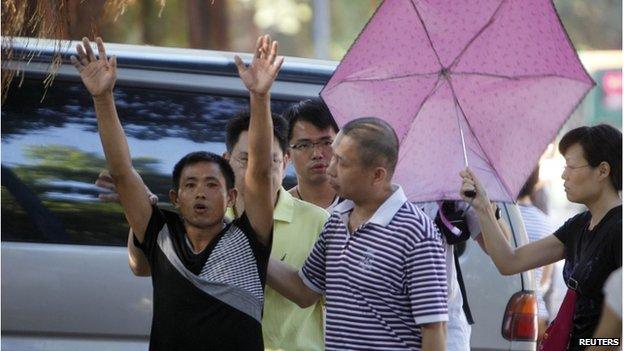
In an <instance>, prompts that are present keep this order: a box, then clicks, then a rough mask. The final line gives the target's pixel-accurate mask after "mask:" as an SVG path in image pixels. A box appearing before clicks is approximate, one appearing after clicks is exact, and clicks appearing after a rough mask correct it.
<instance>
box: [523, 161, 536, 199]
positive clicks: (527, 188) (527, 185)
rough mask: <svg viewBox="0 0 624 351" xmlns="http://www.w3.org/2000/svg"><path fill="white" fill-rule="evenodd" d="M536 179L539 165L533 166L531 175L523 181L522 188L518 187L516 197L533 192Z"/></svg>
mask: <svg viewBox="0 0 624 351" xmlns="http://www.w3.org/2000/svg"><path fill="white" fill-rule="evenodd" d="M538 181H539V166H537V167H535V169H534V170H533V172H531V175H529V178H528V179H527V180H526V182H524V185H523V186H522V189H520V193H519V194H518V199H520V198H523V197H525V196H530V195H531V194H533V191H534V190H535V186H536V185H537V182H538Z"/></svg>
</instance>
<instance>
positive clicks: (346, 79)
mask: <svg viewBox="0 0 624 351" xmlns="http://www.w3.org/2000/svg"><path fill="white" fill-rule="evenodd" d="M593 85H594V82H593V81H592V79H591V78H590V77H589V75H588V74H587V72H586V71H585V69H584V68H583V66H582V65H581V63H580V61H579V59H578V56H577V55H576V51H575V49H574V47H573V46H572V44H571V43H570V41H569V39H568V37H567V34H566V32H565V30H564V28H563V26H562V25H561V22H560V21H559V18H558V16H557V13H556V11H555V8H554V5H553V4H552V1H550V0H453V1H447V0H436V1H432V0H428V1H425V0H385V1H384V2H383V3H382V4H381V5H380V7H379V8H378V9H377V11H376V13H375V15H374V16H373V17H372V18H371V20H370V21H369V23H368V24H367V25H366V27H365V28H364V29H363V30H362V32H361V33H360V35H359V37H358V39H357V40H356V41H355V42H354V43H353V45H352V46H351V48H350V49H349V51H348V52H347V54H346V55H345V57H344V58H343V60H342V61H341V63H340V65H339V66H338V68H337V69H336V72H335V73H334V75H333V76H332V78H331V79H330V81H329V82H328V83H327V85H326V86H325V88H323V91H322V92H321V96H322V98H323V99H324V101H325V102H326V103H327V105H328V106H329V108H330V110H331V112H332V114H333V115H334V117H335V118H336V121H337V122H338V124H339V125H344V123H346V122H348V121H350V120H352V119H354V118H358V117H366V116H375V117H380V118H383V119H385V120H386V121H388V122H389V123H391V124H392V126H393V127H394V128H395V130H396V131H397V135H398V136H399V139H400V141H401V147H400V151H399V164H398V165H397V171H396V172H395V179H394V180H395V181H396V182H397V183H399V184H401V185H402V186H403V188H404V190H405V191H406V193H407V195H408V198H409V199H410V200H413V201H427V200H436V199H459V194H458V189H459V185H460V179H459V177H458V173H459V171H460V170H461V169H463V168H464V152H463V147H462V143H461V138H460V126H461V130H462V131H463V133H464V138H465V144H466V157H467V159H468V164H469V166H470V167H471V168H472V169H473V170H475V171H476V172H477V174H478V176H479V177H480V179H481V180H482V182H483V183H484V184H485V186H486V188H487V190H488V195H489V196H490V197H491V198H492V199H493V200H499V201H513V200H514V199H515V197H516V195H517V193H518V192H519V190H520V188H521V187H522V185H523V183H524V180H525V179H526V177H527V176H528V175H529V173H530V172H531V170H532V169H533V167H534V166H535V164H536V162H537V160H538V158H539V156H540V155H541V153H542V152H543V150H544V149H545V147H546V145H547V144H548V143H549V142H550V141H552V139H554V137H555V135H556V133H557V131H558V130H559V129H560V128H561V126H562V125H563V124H564V122H565V121H566V120H567V119H568V117H569V116H570V114H571V113H572V112H573V111H574V109H575V107H576V106H577V105H578V103H579V102H580V101H581V100H582V98H583V97H584V96H585V94H587V92H588V91H589V90H590V89H591V88H592V86H593Z"/></svg>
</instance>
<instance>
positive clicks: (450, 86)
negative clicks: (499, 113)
mask: <svg viewBox="0 0 624 351" xmlns="http://www.w3.org/2000/svg"><path fill="white" fill-rule="evenodd" d="M448 85H449V88H450V89H451V95H453V101H454V102H455V105H456V106H457V107H458V108H459V111H461V114H462V116H463V117H464V120H465V121H466V124H467V125H468V128H470V132H471V133H472V135H474V136H475V138H474V140H475V142H476V143H477V144H478V145H479V148H481V151H483V154H484V155H485V161H486V162H487V163H488V164H489V165H490V167H491V168H492V170H493V171H494V173H495V174H496V176H497V179H498V180H499V181H500V183H501V184H502V185H503V187H504V188H505V191H506V192H507V195H508V196H509V198H510V199H512V200H513V196H512V194H511V191H510V190H509V186H508V185H507V184H505V182H504V181H503V178H501V177H500V174H499V173H498V171H497V170H496V168H495V167H494V165H493V164H492V162H491V161H490V156H489V155H488V154H487V152H486V151H485V148H483V145H481V142H480V141H479V139H478V138H476V134H475V132H474V129H473V128H472V125H470V121H469V120H468V118H466V113H465V112H464V109H463V108H462V106H461V104H460V103H459V100H458V99H457V94H456V93H455V88H453V83H451V80H450V79H448Z"/></svg>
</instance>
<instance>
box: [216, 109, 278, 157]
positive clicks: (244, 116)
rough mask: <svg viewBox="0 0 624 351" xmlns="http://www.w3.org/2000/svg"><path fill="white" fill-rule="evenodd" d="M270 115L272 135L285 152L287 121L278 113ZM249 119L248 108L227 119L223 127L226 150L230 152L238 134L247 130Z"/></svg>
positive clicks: (238, 136) (236, 141)
mask: <svg viewBox="0 0 624 351" xmlns="http://www.w3.org/2000/svg"><path fill="white" fill-rule="evenodd" d="M271 117H272V119H273V136H274V137H275V138H276V139H277V141H278V143H279V146H280V149H282V152H283V153H286V149H288V139H286V129H287V123H286V121H285V120H284V118H282V117H281V116H279V115H276V114H272V115H271ZM250 121H251V114H250V113H249V111H248V110H245V111H241V112H240V113H239V114H237V115H236V116H234V117H233V118H232V119H230V120H229V121H228V123H227V126H226V127H225V147H226V148H227V151H228V152H232V150H233V149H234V145H236V143H238V139H239V138H240V135H241V134H242V133H243V132H246V131H249V122H250Z"/></svg>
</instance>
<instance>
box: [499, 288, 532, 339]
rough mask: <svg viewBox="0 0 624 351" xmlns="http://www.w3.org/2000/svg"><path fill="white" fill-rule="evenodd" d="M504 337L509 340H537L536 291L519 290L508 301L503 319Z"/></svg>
mask: <svg viewBox="0 0 624 351" xmlns="http://www.w3.org/2000/svg"><path fill="white" fill-rule="evenodd" d="M503 337H504V338H505V339H507V340H517V341H535V340H537V299H536V297H535V293H533V292H530V291H519V292H517V293H515V294H514V295H513V296H512V297H511V298H510V299H509V303H507V309H506V310H505V318H504V319H503Z"/></svg>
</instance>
